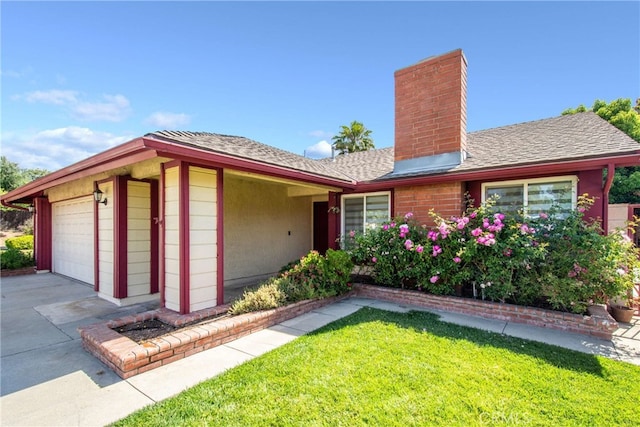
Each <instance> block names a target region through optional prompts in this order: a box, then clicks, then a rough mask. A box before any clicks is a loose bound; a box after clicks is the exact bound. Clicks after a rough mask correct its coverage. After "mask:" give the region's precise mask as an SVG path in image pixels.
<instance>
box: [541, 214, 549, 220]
mask: <svg viewBox="0 0 640 427" xmlns="http://www.w3.org/2000/svg"><path fill="white" fill-rule="evenodd" d="M540 218H542V219H547V218H549V215H547V214H546V213H544V212H540Z"/></svg>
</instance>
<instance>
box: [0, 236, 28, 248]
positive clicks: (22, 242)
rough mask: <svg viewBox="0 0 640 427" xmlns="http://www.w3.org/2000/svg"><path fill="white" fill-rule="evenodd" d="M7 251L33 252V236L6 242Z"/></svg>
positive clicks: (15, 238)
mask: <svg viewBox="0 0 640 427" xmlns="http://www.w3.org/2000/svg"><path fill="white" fill-rule="evenodd" d="M5 245H6V246H7V249H17V250H19V251H28V250H33V235H30V236H19V237H11V238H9V239H7V240H6V241H5Z"/></svg>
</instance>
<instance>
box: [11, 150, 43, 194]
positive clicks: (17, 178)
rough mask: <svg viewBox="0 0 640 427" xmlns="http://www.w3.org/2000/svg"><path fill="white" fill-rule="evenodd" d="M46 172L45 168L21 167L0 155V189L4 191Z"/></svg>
mask: <svg viewBox="0 0 640 427" xmlns="http://www.w3.org/2000/svg"><path fill="white" fill-rule="evenodd" d="M48 173H49V171H48V170H46V169H22V168H20V166H18V164H17V163H14V162H12V161H10V160H9V159H7V158H6V157H5V156H2V157H0V189H1V190H4V191H5V192H6V191H11V190H15V189H16V188H18V187H20V186H21V185H24V184H27V183H29V182H31V181H33V180H35V179H38V178H40V177H43V176H45V175H46V174H48Z"/></svg>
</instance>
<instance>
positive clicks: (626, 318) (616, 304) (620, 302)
mask: <svg viewBox="0 0 640 427" xmlns="http://www.w3.org/2000/svg"><path fill="white" fill-rule="evenodd" d="M609 307H610V308H611V315H612V316H613V318H614V319H616V321H618V322H623V323H631V319H632V318H633V313H634V309H633V306H632V297H631V295H626V296H621V297H618V298H615V299H613V300H612V301H611V302H610V303H609Z"/></svg>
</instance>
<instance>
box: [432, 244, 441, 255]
mask: <svg viewBox="0 0 640 427" xmlns="http://www.w3.org/2000/svg"><path fill="white" fill-rule="evenodd" d="M441 253H442V248H441V247H440V246H438V245H434V246H433V253H432V254H431V255H432V256H434V257H435V256H438V254H441Z"/></svg>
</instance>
